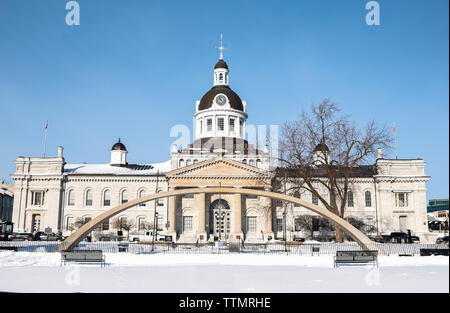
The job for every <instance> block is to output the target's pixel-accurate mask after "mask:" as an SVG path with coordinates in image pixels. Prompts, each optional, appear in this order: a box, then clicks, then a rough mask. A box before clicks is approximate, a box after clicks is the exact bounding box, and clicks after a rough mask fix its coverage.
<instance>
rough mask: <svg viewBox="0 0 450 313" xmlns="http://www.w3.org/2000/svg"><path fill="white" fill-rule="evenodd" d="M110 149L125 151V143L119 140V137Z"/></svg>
mask: <svg viewBox="0 0 450 313" xmlns="http://www.w3.org/2000/svg"><path fill="white" fill-rule="evenodd" d="M111 150H122V151H127V148H125V145H124V144H123V143H121V142H120V138H119V141H118V142H116V143H115V144H114V146H112V148H111Z"/></svg>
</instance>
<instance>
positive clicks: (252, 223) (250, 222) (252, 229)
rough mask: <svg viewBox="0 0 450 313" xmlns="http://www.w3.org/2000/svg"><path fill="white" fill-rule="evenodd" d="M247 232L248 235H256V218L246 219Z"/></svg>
mask: <svg viewBox="0 0 450 313" xmlns="http://www.w3.org/2000/svg"><path fill="white" fill-rule="evenodd" d="M247 231H248V232H249V233H256V216H249V217H247Z"/></svg>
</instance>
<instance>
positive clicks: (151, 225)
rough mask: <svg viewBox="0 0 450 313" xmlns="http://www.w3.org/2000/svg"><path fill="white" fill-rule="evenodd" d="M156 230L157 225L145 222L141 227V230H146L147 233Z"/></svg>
mask: <svg viewBox="0 0 450 313" xmlns="http://www.w3.org/2000/svg"><path fill="white" fill-rule="evenodd" d="M154 228H155V224H154V223H153V222H149V221H143V222H142V223H141V225H140V229H144V230H146V231H149V230H153V229H154Z"/></svg>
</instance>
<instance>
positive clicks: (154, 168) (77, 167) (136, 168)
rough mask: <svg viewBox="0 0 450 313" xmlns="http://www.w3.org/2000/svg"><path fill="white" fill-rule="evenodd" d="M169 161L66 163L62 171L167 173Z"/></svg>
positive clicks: (82, 172) (133, 173) (80, 172)
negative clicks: (151, 162) (116, 164)
mask: <svg viewBox="0 0 450 313" xmlns="http://www.w3.org/2000/svg"><path fill="white" fill-rule="evenodd" d="M171 169H172V168H171V161H170V160H168V161H165V162H162V163H154V164H134V165H129V166H123V167H122V166H111V165H110V164H85V163H81V164H66V165H64V173H65V174H69V175H74V174H75V175H77V174H82V175H95V174H108V175H156V174H157V172H158V171H159V173H160V174H164V173H167V172H169V171H170V170H171Z"/></svg>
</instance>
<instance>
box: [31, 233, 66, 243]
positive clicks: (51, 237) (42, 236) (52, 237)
mask: <svg viewBox="0 0 450 313" xmlns="http://www.w3.org/2000/svg"><path fill="white" fill-rule="evenodd" d="M33 240H34V241H63V240H64V238H63V237H62V235H61V234H55V233H50V234H46V233H44V232H42V231H38V232H37V233H35V234H34V236H33Z"/></svg>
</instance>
